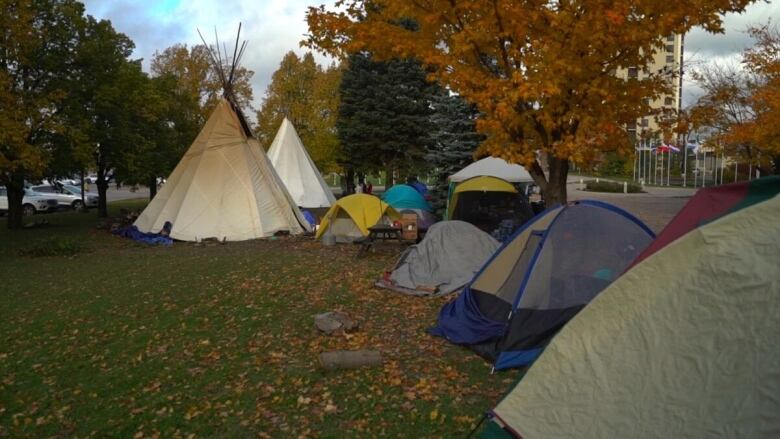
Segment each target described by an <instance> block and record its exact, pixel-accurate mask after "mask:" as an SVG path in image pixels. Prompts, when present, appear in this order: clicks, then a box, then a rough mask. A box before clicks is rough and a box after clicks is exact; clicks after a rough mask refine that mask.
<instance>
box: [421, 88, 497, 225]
mask: <svg viewBox="0 0 780 439" xmlns="http://www.w3.org/2000/svg"><path fill="white" fill-rule="evenodd" d="M476 118H477V111H476V109H475V107H474V106H473V105H471V104H469V103H468V102H466V101H465V100H463V98H461V97H460V96H456V95H450V94H449V92H448V91H447V90H441V92H440V93H439V94H438V95H437V96H436V97H435V98H434V100H433V114H432V115H431V121H432V123H433V125H434V127H435V128H434V131H433V140H434V142H433V144H432V146H431V148H429V150H428V154H427V156H426V161H427V162H428V163H429V164H430V165H431V166H433V167H434V169H435V175H436V183H435V185H434V187H433V188H432V189H431V191H430V194H431V196H432V197H433V200H432V202H431V204H432V207H433V208H434V209H435V211H436V214H438V215H439V216H441V215H443V213H444V208H445V207H446V203H447V192H448V183H447V177H449V176H450V175H452V174H454V173H456V172H458V171H459V170H461V169H463V167H465V166H466V165H468V164H469V163H471V162H472V161H473V160H472V157H473V154H474V151H475V150H476V149H477V147H478V146H479V144H480V143H482V141H483V140H484V136H482V135H481V134H479V133H477V131H476V127H475V122H476Z"/></svg>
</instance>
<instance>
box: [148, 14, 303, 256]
mask: <svg viewBox="0 0 780 439" xmlns="http://www.w3.org/2000/svg"><path fill="white" fill-rule="evenodd" d="M240 32H241V28H240V27H239V34H240ZM238 41H239V40H238V38H237V39H236V49H235V52H234V54H233V58H232V59H233V62H232V64H231V65H229V71H225V69H224V68H223V66H225V65H226V63H225V62H224V61H225V60H223V59H222V56H221V55H220V54H217V55H215V54H214V53H213V52H212V51H211V50H209V53H210V55H211V58H212V59H211V60H212V63H213V64H214V67H215V68H216V70H217V73H218V74H219V76H220V78H221V80H222V85H223V88H224V93H223V99H221V100H220V101H219V103H218V104H217V107H216V108H215V109H214V112H213V113H212V114H211V116H210V117H209V119H208V121H207V122H206V124H205V125H204V127H203V129H202V130H201V131H200V133H199V134H198V137H197V138H196V139H195V141H194V142H193V143H192V145H191V146H190V148H189V149H188V150H187V152H186V153H185V154H184V157H182V158H181V160H180V161H179V164H178V165H176V168H175V169H174V170H173V172H172V173H171V175H170V176H169V177H168V181H167V183H166V184H165V186H163V188H162V189H161V190H160V192H159V193H158V194H157V196H155V197H154V199H153V200H152V202H151V203H149V205H148V206H147V207H146V209H144V211H143V212H142V213H141V215H140V216H139V217H138V219H137V220H136V221H135V226H136V227H138V230H140V231H142V232H147V233H150V232H157V231H159V230H161V229H162V227H163V225H164V224H165V223H166V222H168V221H170V222H171V223H172V224H173V228H172V229H171V232H170V236H171V237H172V238H174V239H179V240H182V241H199V240H201V239H204V238H217V239H220V240H226V241H241V240H246V239H253V238H262V237H267V236H271V235H273V234H274V233H276V232H280V231H286V232H289V233H291V234H300V233H303V232H304V231H307V230H310V226H309V224H308V222H307V221H306V220H305V219H304V217H303V215H302V214H301V212H300V210H299V209H298V207H297V206H296V204H295V203H294V202H293V200H292V198H291V197H290V194H289V193H288V192H287V189H286V188H285V186H284V183H282V180H281V179H280V178H279V176H278V175H277V174H276V172H275V171H274V167H273V166H272V165H271V162H270V161H269V160H268V157H267V156H266V155H265V152H264V151H263V149H262V148H261V147H260V145H259V144H258V142H257V141H256V140H255V139H254V138H252V132H251V130H250V128H249V124H248V123H247V121H246V119H245V118H244V116H243V115H242V113H241V109H240V107H239V106H238V105H237V103H236V99H235V97H234V96H233V92H232V90H233V85H232V81H233V79H232V78H234V73H235V70H236V68H237V66H238V63H239V61H240V59H241V55H242V54H243V51H244V48H245V47H246V42H244V43H243V44H242V45H241V48H240V50H239V47H238Z"/></svg>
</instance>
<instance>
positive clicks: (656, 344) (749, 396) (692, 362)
mask: <svg viewBox="0 0 780 439" xmlns="http://www.w3.org/2000/svg"><path fill="white" fill-rule="evenodd" d="M778 216H780V197H775V198H773V199H770V200H769V201H766V202H763V203H760V204H756V205H754V206H752V207H748V208H745V209H743V210H740V211H738V212H736V213H733V214H731V215H728V216H726V217H723V218H721V219H719V220H717V221H715V222H713V223H711V224H708V225H705V226H703V227H701V228H699V229H696V230H694V231H692V232H690V233H689V234H687V235H685V236H684V237H683V238H680V239H679V240H678V241H676V242H674V243H672V244H670V245H669V246H667V247H666V248H665V249H664V250H662V251H660V252H658V253H656V254H654V255H652V256H651V257H649V258H648V259H647V260H645V261H643V262H642V263H641V264H639V265H637V266H636V267H634V268H633V269H632V270H631V271H629V272H628V273H626V274H625V275H623V276H622V277H620V278H619V279H618V280H617V281H615V282H614V283H613V284H612V285H611V286H610V287H609V288H607V289H606V290H604V291H603V292H602V293H601V294H600V295H599V296H598V297H596V299H595V300H593V302H591V303H590V304H589V305H588V306H587V307H586V308H585V309H584V310H583V311H582V312H581V313H579V314H578V315H577V317H575V318H574V319H573V320H572V321H571V322H569V324H568V325H567V326H566V327H564V329H563V330H561V332H560V333H559V334H558V335H557V336H556V337H555V338H554V339H553V341H552V343H551V344H550V345H549V346H548V347H547V350H546V351H545V352H544V354H542V356H541V357H540V358H539V360H537V361H536V363H535V364H534V365H533V366H532V367H531V369H530V370H529V371H528V373H527V375H526V376H525V377H524V378H523V379H522V380H521V381H520V383H519V384H518V385H517V386H516V388H515V389H514V390H513V391H512V392H511V393H510V394H509V395H508V396H507V397H506V398H505V399H504V400H503V401H501V403H500V404H499V405H498V407H497V408H496V409H495V413H496V415H497V416H498V418H499V419H500V420H501V421H502V422H503V423H505V424H506V425H507V426H508V427H509V428H510V429H512V430H513V431H515V432H516V433H519V435H521V436H522V437H523V438H525V439H533V438H634V437H643V438H644V437H657V438H674V437H690V438H699V437H767V438H769V437H780V250H778V249H780V227H778V223H777V218H778Z"/></svg>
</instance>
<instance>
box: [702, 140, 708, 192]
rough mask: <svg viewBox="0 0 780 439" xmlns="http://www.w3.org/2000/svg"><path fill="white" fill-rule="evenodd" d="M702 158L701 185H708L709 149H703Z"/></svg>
mask: <svg viewBox="0 0 780 439" xmlns="http://www.w3.org/2000/svg"><path fill="white" fill-rule="evenodd" d="M701 152H702V154H703V156H702V159H701V168H702V169H701V187H707V150H706V149H702V151H701Z"/></svg>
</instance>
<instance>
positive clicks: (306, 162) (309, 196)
mask: <svg viewBox="0 0 780 439" xmlns="http://www.w3.org/2000/svg"><path fill="white" fill-rule="evenodd" d="M268 158H269V159H270V160H271V163H272V164H273V165H274V169H276V172H277V174H279V178H281V179H282V181H283V182H284V184H285V185H286V186H287V190H288V191H289V192H290V195H291V196H292V198H293V200H294V201H295V203H296V204H297V205H298V206H301V207H310V208H311V207H330V206H331V205H332V204H333V203H335V202H336V197H334V196H333V192H332V191H331V190H330V188H329V187H328V185H327V183H325V180H324V179H323V178H322V174H320V171H318V170H317V167H316V166H315V165H314V162H313V161H312V159H311V157H309V153H308V152H307V151H306V148H305V147H304V146H303V143H302V142H301V139H300V137H298V133H297V132H296V131H295V127H294V126H293V124H292V122H290V121H289V120H288V119H287V118H286V117H285V118H284V120H283V121H282V125H281V126H280V127H279V131H277V133H276V137H275V138H274V141H273V143H271V148H269V149H268Z"/></svg>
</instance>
